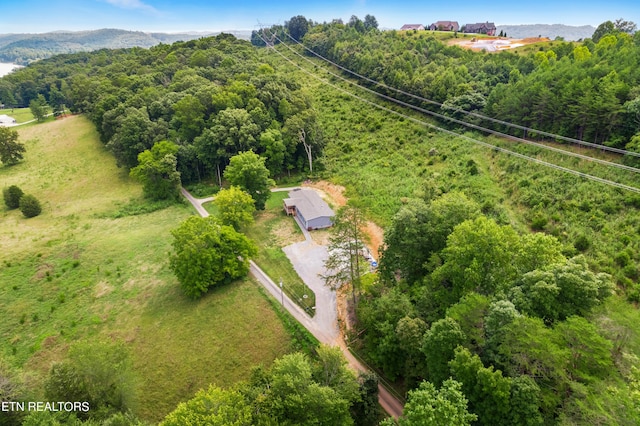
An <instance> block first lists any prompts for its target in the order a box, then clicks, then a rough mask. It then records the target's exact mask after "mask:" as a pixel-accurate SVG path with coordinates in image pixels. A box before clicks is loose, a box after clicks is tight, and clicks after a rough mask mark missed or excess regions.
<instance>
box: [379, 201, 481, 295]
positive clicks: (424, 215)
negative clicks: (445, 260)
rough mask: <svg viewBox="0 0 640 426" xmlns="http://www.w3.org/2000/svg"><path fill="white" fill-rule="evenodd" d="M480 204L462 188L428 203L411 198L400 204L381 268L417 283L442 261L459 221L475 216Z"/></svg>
mask: <svg viewBox="0 0 640 426" xmlns="http://www.w3.org/2000/svg"><path fill="white" fill-rule="evenodd" d="M479 214H480V207H479V206H478V205H477V204H476V203H475V202H473V201H471V200H469V199H468V198H467V197H466V196H465V195H464V194H462V193H460V192H450V193H447V194H445V195H443V196H441V197H439V198H436V199H435V200H433V201H431V202H430V203H427V202H425V201H423V200H422V199H411V200H409V201H408V202H407V203H406V204H405V205H404V206H402V207H401V208H400V210H399V211H398V213H396V215H395V216H394V218H393V221H392V223H391V226H390V227H389V228H388V229H387V230H386V231H385V234H384V242H385V244H384V247H385V248H384V251H383V253H382V258H381V259H380V269H381V271H382V273H383V275H384V276H385V277H386V279H393V277H395V275H396V274H399V275H400V277H402V278H404V279H406V280H407V282H409V283H411V284H412V283H415V282H417V281H420V280H422V278H423V277H424V276H426V275H427V274H428V273H429V272H431V271H432V270H433V269H434V268H435V267H436V266H438V264H439V260H438V259H437V257H438V256H437V255H438V253H439V252H440V251H441V250H442V249H444V248H445V246H446V244H447V237H448V236H449V234H451V232H453V229H454V227H455V226H456V225H458V224H460V223H462V222H464V221H465V220H469V219H474V218H476V217H477V216H478V215H479Z"/></svg>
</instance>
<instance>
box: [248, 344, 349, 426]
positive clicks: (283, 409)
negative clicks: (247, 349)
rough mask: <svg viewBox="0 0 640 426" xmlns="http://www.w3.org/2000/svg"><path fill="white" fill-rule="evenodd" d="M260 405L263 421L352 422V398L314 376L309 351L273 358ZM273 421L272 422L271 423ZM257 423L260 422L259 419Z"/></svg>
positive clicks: (294, 423) (285, 423)
mask: <svg viewBox="0 0 640 426" xmlns="http://www.w3.org/2000/svg"><path fill="white" fill-rule="evenodd" d="M269 373H270V374H269V375H268V377H267V383H265V385H266V387H267V388H268V390H267V391H266V393H265V396H264V398H261V400H262V401H263V402H262V403H261V404H260V405H261V406H262V407H261V411H262V410H266V411H262V412H263V413H264V416H265V417H266V419H264V421H265V423H264V424H279V425H296V424H306V425H327V426H329V425H345V426H347V425H352V424H353V419H352V418H351V416H350V413H349V406H350V403H351V401H349V400H348V399H345V398H344V397H343V396H342V395H341V394H340V392H338V391H336V390H335V389H334V388H332V387H330V386H326V385H323V384H320V383H318V382H317V381H316V380H314V378H313V365H312V363H311V362H310V361H309V359H308V358H307V356H306V355H304V354H301V353H294V354H290V355H285V356H283V357H282V358H280V359H278V360H276V361H274V363H273V367H272V368H271V371H270V372H269ZM268 421H271V422H272V423H268ZM258 424H261V423H259V422H258Z"/></svg>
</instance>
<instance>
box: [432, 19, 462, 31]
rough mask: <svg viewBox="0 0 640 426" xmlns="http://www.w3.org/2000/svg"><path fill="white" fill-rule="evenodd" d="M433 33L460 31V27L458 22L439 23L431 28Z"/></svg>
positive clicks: (435, 23)
mask: <svg viewBox="0 0 640 426" xmlns="http://www.w3.org/2000/svg"><path fill="white" fill-rule="evenodd" d="M429 29H430V30H431V31H435V30H437V31H460V25H458V22H456V21H438V22H434V23H433V24H431V25H430V26H429Z"/></svg>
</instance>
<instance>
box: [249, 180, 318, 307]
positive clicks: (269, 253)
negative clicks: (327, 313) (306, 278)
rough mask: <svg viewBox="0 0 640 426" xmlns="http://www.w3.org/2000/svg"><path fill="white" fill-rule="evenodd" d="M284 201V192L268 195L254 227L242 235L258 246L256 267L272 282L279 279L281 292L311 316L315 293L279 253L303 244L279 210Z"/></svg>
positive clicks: (295, 228) (281, 253) (294, 226)
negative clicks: (283, 249) (286, 247)
mask: <svg viewBox="0 0 640 426" xmlns="http://www.w3.org/2000/svg"><path fill="white" fill-rule="evenodd" d="M285 198H288V193H287V192H273V193H271V197H269V199H268V200H267V203H266V206H265V210H264V211H262V212H259V213H258V214H257V215H256V222H255V224H254V225H252V226H251V227H249V228H248V229H247V230H246V234H247V236H249V238H251V239H252V240H253V241H255V242H256V243H257V244H258V255H257V256H256V258H255V259H254V260H255V262H256V264H258V266H260V268H261V269H262V270H263V271H264V272H266V273H267V275H269V277H271V279H272V280H273V281H274V282H276V283H279V282H280V279H282V282H283V289H284V291H285V293H286V294H287V295H288V296H289V297H290V298H291V300H293V301H294V302H296V303H297V304H298V305H300V307H302V308H303V309H304V310H305V311H306V312H307V313H308V314H309V315H311V316H313V315H314V313H315V312H314V310H313V307H314V306H315V305H316V296H315V293H314V292H313V291H312V290H311V289H309V287H307V286H306V284H305V283H304V282H303V281H302V279H301V278H300V277H299V276H298V274H297V272H296V271H295V270H294V269H293V265H292V264H291V261H290V260H289V258H288V257H287V255H286V254H285V253H284V251H282V248H283V247H285V246H287V245H289V244H292V243H297V242H301V241H304V236H303V235H302V231H301V230H300V228H299V227H298V226H297V225H296V223H295V221H294V220H293V218H292V217H290V216H287V215H286V214H285V213H284V211H283V207H282V206H283V204H282V200H284V199H285ZM305 295H306V296H307V297H304V296H305Z"/></svg>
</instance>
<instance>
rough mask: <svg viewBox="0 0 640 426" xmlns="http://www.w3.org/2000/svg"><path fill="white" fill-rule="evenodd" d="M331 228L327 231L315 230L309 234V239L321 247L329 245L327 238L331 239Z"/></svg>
mask: <svg viewBox="0 0 640 426" xmlns="http://www.w3.org/2000/svg"><path fill="white" fill-rule="evenodd" d="M330 229H331V228H329V229H317V230H315V231H313V232H311V233H310V234H311V239H312V240H313V242H314V243H316V244H319V245H321V246H327V245H329V238H330V237H331V231H330Z"/></svg>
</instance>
